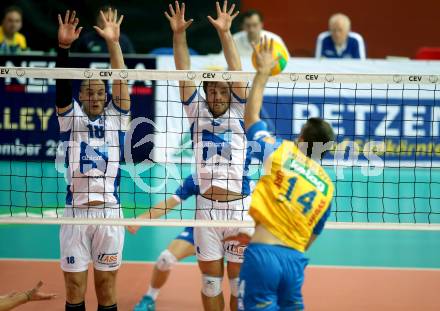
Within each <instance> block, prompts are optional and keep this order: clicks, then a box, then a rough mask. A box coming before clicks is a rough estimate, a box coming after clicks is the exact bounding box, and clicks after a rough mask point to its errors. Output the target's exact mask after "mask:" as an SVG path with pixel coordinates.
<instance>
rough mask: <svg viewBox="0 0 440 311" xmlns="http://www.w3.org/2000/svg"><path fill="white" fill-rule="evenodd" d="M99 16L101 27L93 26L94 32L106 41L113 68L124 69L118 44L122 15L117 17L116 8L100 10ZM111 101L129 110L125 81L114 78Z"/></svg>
mask: <svg viewBox="0 0 440 311" xmlns="http://www.w3.org/2000/svg"><path fill="white" fill-rule="evenodd" d="M100 18H101V19H102V21H103V28H102V29H101V28H99V27H98V26H93V28H95V30H96V32H97V33H98V34H99V35H100V36H101V37H102V38H103V39H104V40H105V42H106V43H107V47H108V51H109V54H110V63H111V66H112V68H113V69H124V68H125V64H124V57H123V55H122V50H121V46H120V45H119V37H120V33H121V31H120V28H121V24H122V20H123V19H124V15H121V16H120V17H119V18H118V10H112V9H110V10H108V11H107V12H106V14H104V13H103V12H102V11H101V12H100ZM112 93H113V102H114V103H115V104H116V105H117V106H118V107H119V108H121V109H122V110H125V111H128V110H130V95H129V93H128V85H127V81H123V80H114V81H113V86H112Z"/></svg>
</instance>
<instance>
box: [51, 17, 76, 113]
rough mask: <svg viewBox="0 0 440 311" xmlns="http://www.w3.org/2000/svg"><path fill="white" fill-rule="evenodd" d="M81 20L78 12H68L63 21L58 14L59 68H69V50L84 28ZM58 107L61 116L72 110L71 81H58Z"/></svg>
mask: <svg viewBox="0 0 440 311" xmlns="http://www.w3.org/2000/svg"><path fill="white" fill-rule="evenodd" d="M78 24H79V19H78V18H77V17H76V12H75V11H72V13H71V12H70V11H69V10H67V11H66V14H65V15H64V19H62V17H61V15H60V14H58V47H59V49H58V56H57V67H67V66H68V57H69V49H70V47H71V45H72V43H73V42H74V41H75V40H76V39H78V37H79V34H80V33H81V30H82V27H78ZM56 84H57V87H56V90H57V96H56V105H57V111H58V113H59V114H62V113H64V112H66V111H69V110H70V109H71V108H72V95H71V94H72V87H71V84H70V81H69V80H57V82H56ZM69 94H70V96H69Z"/></svg>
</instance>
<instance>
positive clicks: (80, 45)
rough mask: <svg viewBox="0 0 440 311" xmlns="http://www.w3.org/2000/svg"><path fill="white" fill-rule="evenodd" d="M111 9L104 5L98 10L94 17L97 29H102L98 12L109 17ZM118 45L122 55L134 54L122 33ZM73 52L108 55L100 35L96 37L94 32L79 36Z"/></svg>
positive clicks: (130, 44) (126, 37) (101, 21)
mask: <svg viewBox="0 0 440 311" xmlns="http://www.w3.org/2000/svg"><path fill="white" fill-rule="evenodd" d="M111 9H112V7H111V6H109V5H106V6H103V7H101V8H100V9H99V10H98V14H97V16H96V25H97V26H98V27H99V28H101V29H102V28H103V20H102V18H101V15H100V14H99V11H102V12H104V14H105V16H109V14H113V13H112V10H111ZM119 44H120V45H121V49H122V54H130V53H136V52H135V50H134V48H133V44H132V43H131V41H130V38H128V36H127V35H125V34H123V33H122V32H121V34H120V37H119ZM73 50H74V51H75V52H80V53H108V50H107V43H106V42H105V40H104V39H102V37H101V36H100V35H98V33H97V32H96V31H90V32H88V33H86V34H84V35H83V36H81V37H80V38H79V40H78V42H77V43H76V45H75V46H74V48H73Z"/></svg>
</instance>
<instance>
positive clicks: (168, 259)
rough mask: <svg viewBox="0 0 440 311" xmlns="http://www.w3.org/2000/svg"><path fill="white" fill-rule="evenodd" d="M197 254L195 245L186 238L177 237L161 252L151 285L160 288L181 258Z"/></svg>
mask: <svg viewBox="0 0 440 311" xmlns="http://www.w3.org/2000/svg"><path fill="white" fill-rule="evenodd" d="M193 255H195V250H194V245H193V244H192V243H189V242H187V241H185V240H181V239H175V240H173V241H172V242H171V243H170V245H169V246H168V248H167V249H166V250H165V251H164V252H162V253H161V255H160V256H159V258H158V260H157V262H156V264H155V266H154V270H153V276H152V278H151V284H150V286H151V287H152V288H155V289H160V288H161V287H162V286H163V285H164V284H165V282H166V281H167V280H168V277H169V275H170V271H171V268H172V267H173V266H174V265H175V264H176V263H177V262H178V261H180V260H182V259H185V258H186V257H189V256H193Z"/></svg>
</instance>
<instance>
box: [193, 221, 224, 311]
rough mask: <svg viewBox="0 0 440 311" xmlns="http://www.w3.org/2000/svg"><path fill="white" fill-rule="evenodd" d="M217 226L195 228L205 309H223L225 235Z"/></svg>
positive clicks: (195, 241)
mask: <svg viewBox="0 0 440 311" xmlns="http://www.w3.org/2000/svg"><path fill="white" fill-rule="evenodd" d="M222 232H223V231H222V230H219V229H217V228H203V227H198V228H194V243H195V247H196V256H197V260H198V263H199V268H200V272H201V273H202V302H203V307H204V309H205V310H212V311H214V310H223V309H224V306H225V302H224V298H223V291H222V280H223V274H224V264H223V256H224V249H223V241H222V240H223V236H222Z"/></svg>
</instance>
